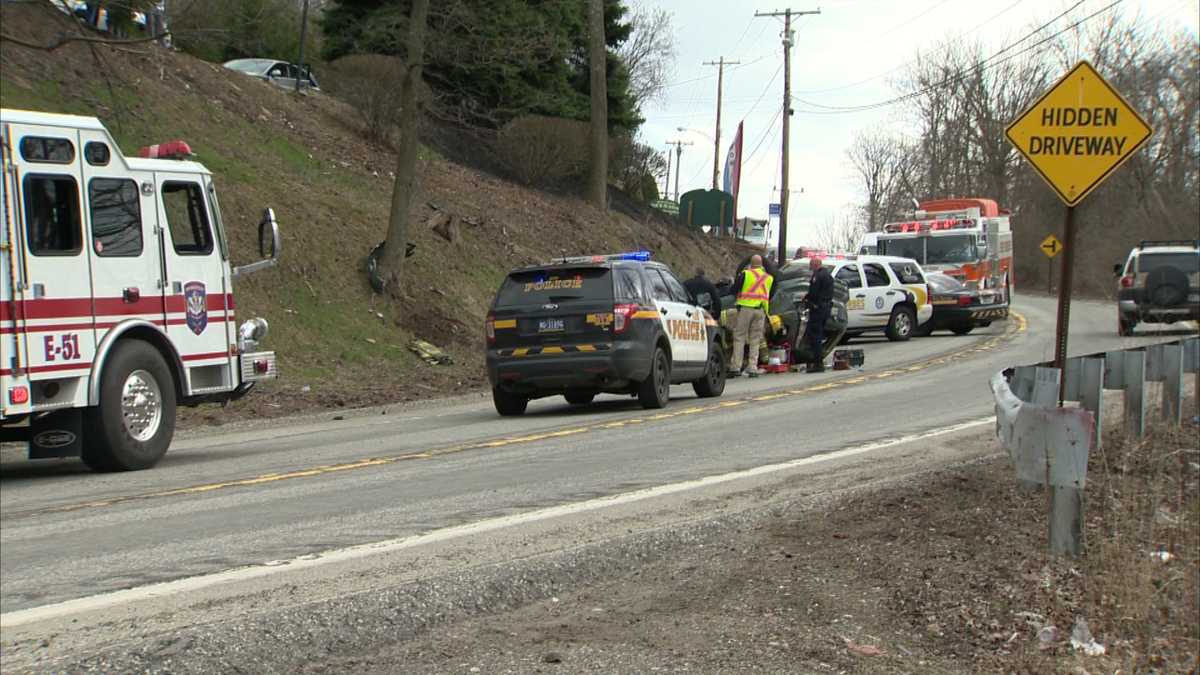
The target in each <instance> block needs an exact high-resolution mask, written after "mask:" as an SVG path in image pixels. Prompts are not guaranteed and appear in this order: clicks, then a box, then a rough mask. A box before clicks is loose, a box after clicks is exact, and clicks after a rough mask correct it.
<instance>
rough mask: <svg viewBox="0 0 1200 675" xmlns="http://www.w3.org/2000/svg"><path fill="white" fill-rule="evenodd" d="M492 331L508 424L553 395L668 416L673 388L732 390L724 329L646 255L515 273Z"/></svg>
mask: <svg viewBox="0 0 1200 675" xmlns="http://www.w3.org/2000/svg"><path fill="white" fill-rule="evenodd" d="M485 332H486V337H487V368H488V379H489V380H490V381H491V385H492V398H493V401H494V403H495V405H496V411H497V412H499V413H500V414H501V415H520V414H522V413H524V412H525V408H526V406H527V405H528V403H529V401H530V400H531V399H535V398H542V397H546V396H554V395H563V396H565V397H566V399H567V402H569V403H571V404H574V405H583V404H587V403H590V402H591V400H592V399H593V398H594V397H595V396H596V394H598V393H601V392H607V393H615V394H631V395H634V396H636V397H637V398H638V400H639V401H640V402H641V404H642V406H643V407H646V408H661V407H663V406H665V405H666V404H667V401H668V399H669V398H670V388H671V385H672V384H680V383H684V382H691V383H692V387H693V388H694V389H695V391H696V394H697V395H698V396H701V397H711V396H720V395H721V393H722V392H723V391H724V390H725V355H724V353H723V351H722V349H721V346H720V343H719V342H718V341H717V337H718V335H719V327H718V325H717V322H716V321H715V320H714V319H713V317H712V316H711V315H709V313H708V312H707V311H706V310H705V309H704V308H702V307H701V306H700V305H699V304H697V302H696V300H695V298H693V297H691V296H690V294H689V293H688V292H687V290H686V289H685V288H684V286H683V284H682V283H680V281H679V279H677V278H676V277H675V275H674V274H672V273H671V270H670V269H669V268H668V267H667V266H666V265H663V264H661V263H658V262H653V261H651V260H650V254H649V253H648V252H645V251H638V252H634V253H621V254H614V255H601V256H582V257H575V258H564V259H562V260H559V261H557V262H553V263H550V264H546V265H536V266H532V267H524V268H521V269H517V270H514V271H512V272H510V273H509V274H508V277H507V278H505V280H504V282H503V283H502V284H501V285H500V290H499V291H498V292H497V294H496V299H495V300H494V302H493V303H492V309H491V311H490V312H489V313H488V316H487V322H486V326H485Z"/></svg>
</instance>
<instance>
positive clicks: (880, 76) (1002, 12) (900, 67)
mask: <svg viewBox="0 0 1200 675" xmlns="http://www.w3.org/2000/svg"><path fill="white" fill-rule="evenodd" d="M1023 2H1026V0H1016V2H1014V3H1012V4H1011V5H1009V6H1007V7H1005V8H1004V9H1002V10H1000V11H999V12H996V13H995V14H993V15H991V16H989V17H988V18H986V19H984V20H983V21H981V22H979V23H977V24H975V26H973V27H972V28H971V29H970V30H967V31H965V32H962V33H959V34H958V35H957V36H955V38H954V39H953V40H949V41H947V42H946V44H944V45H942V46H941V47H938V48H937V49H936V50H934V52H933V53H934V54H937V53H938V52H944V51H946V50H947V49H949V48H950V47H952V46H954V45H955V44H956V41H957V40H961V39H962V38H964V37H966V36H968V35H970V34H971V33H974V32H975V31H977V30H979V29H980V28H983V27H984V26H986V25H988V24H989V23H991V22H992V21H995V20H996V19H998V18H1000V17H1001V16H1003V15H1005V14H1007V13H1008V12H1009V10H1011V9H1013V8H1014V7H1016V6H1017V5H1019V4H1021V3H1023ZM888 32H890V31H885V32H884V33H882V34H881V35H879V36H878V37H883V36H884V35H887V33H888ZM876 39H878V38H876ZM919 59H920V54H919V53H918V55H917V57H916V58H912V59H909V60H908V61H905V62H904V63H901V64H900V65H898V66H896V67H895V68H892V69H891V70H886V71H884V72H882V73H879V74H878V75H872V76H871V77H868V78H865V79H862V80H858V81H856V82H851V83H850V84H843V85H840V86H837V87H826V88H824V89H805V90H802V91H798V92H796V93H797V94H827V93H830V92H835V91H845V90H846V89H853V88H854V87H858V86H860V85H864V84H867V83H868V82H874V81H876V80H880V79H883V78H885V77H887V76H888V75H891V74H892V73H895V72H897V71H900V70H903V69H904V68H905V67H907V66H909V65H912V64H913V63H916V62H917V60H919Z"/></svg>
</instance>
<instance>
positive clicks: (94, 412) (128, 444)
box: [82, 340, 175, 471]
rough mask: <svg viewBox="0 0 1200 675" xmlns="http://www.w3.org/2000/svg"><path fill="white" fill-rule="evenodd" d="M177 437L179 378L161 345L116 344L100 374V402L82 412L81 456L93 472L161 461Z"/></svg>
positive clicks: (118, 469)
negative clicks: (177, 382) (164, 355)
mask: <svg viewBox="0 0 1200 675" xmlns="http://www.w3.org/2000/svg"><path fill="white" fill-rule="evenodd" d="M174 436H175V380H174V378H173V377H171V372H170V371H169V370H168V369H167V364H166V362H165V361H164V360H163V357H162V355H161V354H159V353H158V350H157V349H155V348H154V347H153V346H151V345H150V344H149V343H146V342H142V341H141V340H125V341H122V342H119V343H117V345H116V346H115V347H114V348H113V351H112V354H111V355H110V356H109V357H108V360H107V362H106V363H105V364H104V371H103V372H102V373H101V374H100V405H99V406H97V407H95V408H89V409H88V410H86V411H85V414H84V438H85V439H86V440H85V441H84V448H83V453H82V459H83V462H84V463H85V464H87V465H88V466H89V467H91V468H92V469H93V470H95V471H137V470H139V469H148V468H150V467H152V466H154V465H155V464H157V463H158V460H160V459H162V456H163V455H165V454H166V453H167V448H168V447H169V446H170V445H171V439H172V438H173V437H174Z"/></svg>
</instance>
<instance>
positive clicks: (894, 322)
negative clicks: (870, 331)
mask: <svg viewBox="0 0 1200 675" xmlns="http://www.w3.org/2000/svg"><path fill="white" fill-rule="evenodd" d="M916 325H917V316H916V314H915V313H913V311H912V309H910V308H908V307H897V308H896V309H894V310H893V311H892V317H891V318H890V319H888V325H887V331H886V332H887V338H888V339H889V340H891V341H892V342H904V341H905V340H908V339H909V338H911V337H912V334H913V329H914V328H916Z"/></svg>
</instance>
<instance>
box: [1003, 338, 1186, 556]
mask: <svg viewBox="0 0 1200 675" xmlns="http://www.w3.org/2000/svg"><path fill="white" fill-rule="evenodd" d="M1065 371H1066V374H1065V382H1064V383H1063V384H1064V386H1063V387H1062V398H1063V401H1064V402H1067V401H1071V402H1078V403H1079V404H1080V405H1079V407H1078V408H1076V407H1064V408H1060V407H1058V397H1059V393H1060V392H1059V386H1060V382H1062V381H1063V374H1062V373H1061V372H1060V371H1059V369H1057V368H1053V367H1051V366H1050V365H1049V364H1047V363H1043V364H1037V365H1032V366H1018V367H1016V368H1011V369H1009V370H1006V371H1004V372H1001V373H997V374H996V375H995V376H994V377H993V378H992V380H991V383H990V384H991V388H992V397H993V398H994V399H995V402H996V436H997V438H999V439H1000V442H1001V444H1002V445H1003V446H1004V447H1005V449H1007V450H1008V454H1009V458H1010V460H1011V461H1012V464H1013V468H1014V469H1015V470H1016V473H1017V480H1018V481H1020V482H1021V483H1022V484H1023V485H1026V486H1043V485H1044V486H1049V489H1050V492H1051V499H1050V501H1051V514H1050V549H1051V551H1052V552H1054V553H1056V554H1070V555H1079V553H1080V551H1081V548H1082V528H1083V488H1084V486H1085V481H1086V479H1087V463H1088V454H1089V453H1090V451H1091V450H1092V448H1097V449H1099V447H1100V443H1101V438H1102V436H1103V430H1104V390H1106V389H1108V390H1121V391H1123V392H1124V401H1123V403H1124V424H1125V430H1126V433H1128V434H1129V435H1130V436H1133V437H1135V438H1140V437H1141V436H1142V435H1143V434H1144V433H1145V429H1146V409H1147V405H1146V404H1147V401H1146V384H1147V383H1149V382H1159V383H1162V397H1163V403H1162V413H1163V417H1164V419H1166V420H1167V422H1168V423H1170V424H1172V425H1175V426H1178V425H1180V424H1182V422H1183V402H1184V394H1183V385H1184V377H1183V376H1184V373H1195V374H1196V375H1197V380H1196V389H1197V400H1200V337H1188V338H1183V339H1180V340H1174V341H1172V342H1164V343H1160V344H1155V345H1149V346H1146V347H1133V348H1130V349H1124V350H1114V351H1108V352H1099V353H1095V354H1088V355H1085V356H1078V357H1074V358H1071V359H1068V360H1067V362H1066V368H1065Z"/></svg>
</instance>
